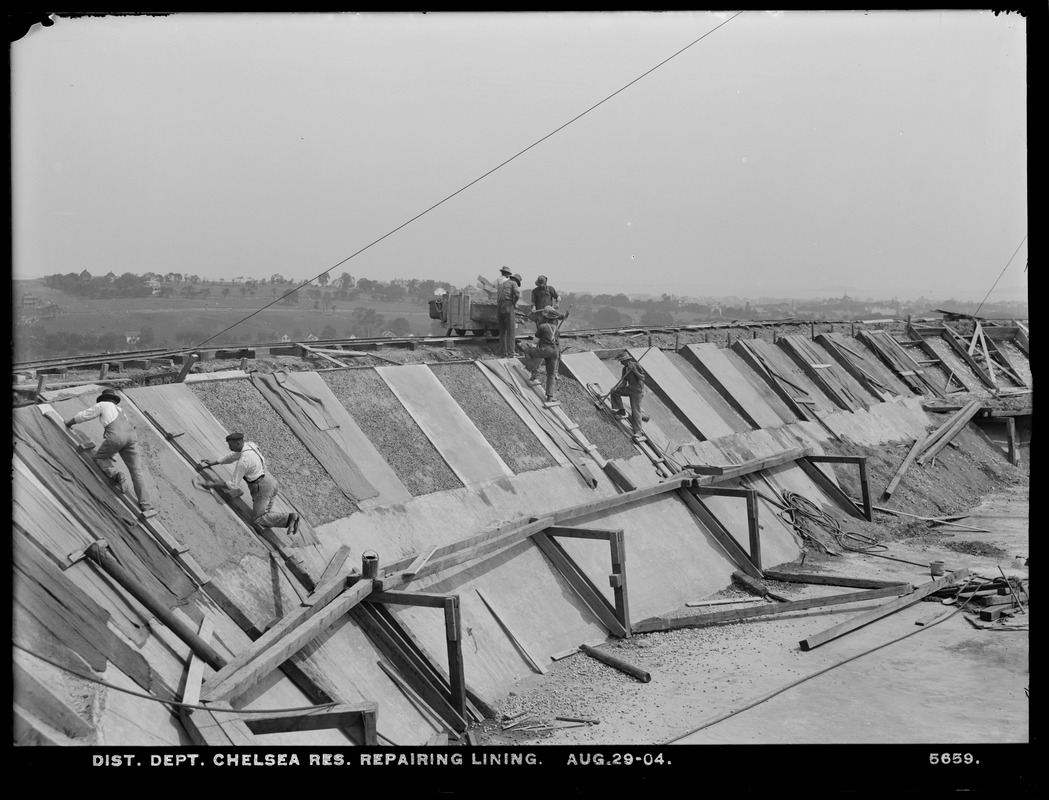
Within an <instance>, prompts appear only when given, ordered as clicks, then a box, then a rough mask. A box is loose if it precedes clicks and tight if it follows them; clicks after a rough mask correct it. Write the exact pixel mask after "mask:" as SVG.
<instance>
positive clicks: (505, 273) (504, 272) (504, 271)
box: [495, 267, 514, 291]
mask: <svg viewBox="0 0 1049 800" xmlns="http://www.w3.org/2000/svg"><path fill="white" fill-rule="evenodd" d="M513 274H514V271H513V270H512V269H510V268H509V267H499V277H498V278H496V279H495V288H496V290H497V291H498V289H499V287H500V286H502V285H503V284H504V283H506V282H507V281H508V280H510V278H511V276H513Z"/></svg>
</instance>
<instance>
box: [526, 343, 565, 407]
mask: <svg viewBox="0 0 1049 800" xmlns="http://www.w3.org/2000/svg"><path fill="white" fill-rule="evenodd" d="M521 349H522V350H524V352H525V360H524V366H525V369H527V370H528V371H529V372H530V373H531V374H532V378H536V377H538V375H539V366H540V364H545V365H546V396H547V397H553V396H554V381H556V380H557V361H558V353H557V348H556V347H553V346H551V345H548V344H545V345H544V344H540V345H533V344H525V345H521Z"/></svg>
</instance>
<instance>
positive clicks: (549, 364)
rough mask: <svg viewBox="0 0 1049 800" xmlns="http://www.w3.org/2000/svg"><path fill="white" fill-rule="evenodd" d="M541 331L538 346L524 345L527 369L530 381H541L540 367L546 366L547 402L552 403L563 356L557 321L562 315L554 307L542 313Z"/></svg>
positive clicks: (537, 332)
mask: <svg viewBox="0 0 1049 800" xmlns="http://www.w3.org/2000/svg"><path fill="white" fill-rule="evenodd" d="M540 314H541V317H540V322H539V329H538V330H537V331H536V334H535V338H536V339H538V342H539V343H538V344H523V345H521V349H522V350H524V353H525V359H524V365H525V368H526V369H527V370H528V371H529V373H530V374H529V380H531V381H538V380H539V365H540V364H545V365H546V400H547V402H551V401H553V400H554V399H555V397H554V381H556V380H557V362H558V359H559V357H560V355H561V348H560V345H559V343H558V336H557V328H558V326H557V321H558V320H560V319H561V317H562V315H561V313H560V312H558V311H557V309H555V308H554V307H553V306H547V307H546V308H544V309H543V310H542V311H541V312H540Z"/></svg>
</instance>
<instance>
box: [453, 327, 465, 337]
mask: <svg viewBox="0 0 1049 800" xmlns="http://www.w3.org/2000/svg"><path fill="white" fill-rule="evenodd" d="M455 335H456V336H466V328H456V329H455Z"/></svg>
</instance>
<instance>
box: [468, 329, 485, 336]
mask: <svg viewBox="0 0 1049 800" xmlns="http://www.w3.org/2000/svg"><path fill="white" fill-rule="evenodd" d="M471 333H472V334H473V335H474V336H484V335H485V334H486V333H488V331H486V330H485V329H484V328H482V329H481V330H474V331H471Z"/></svg>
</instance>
